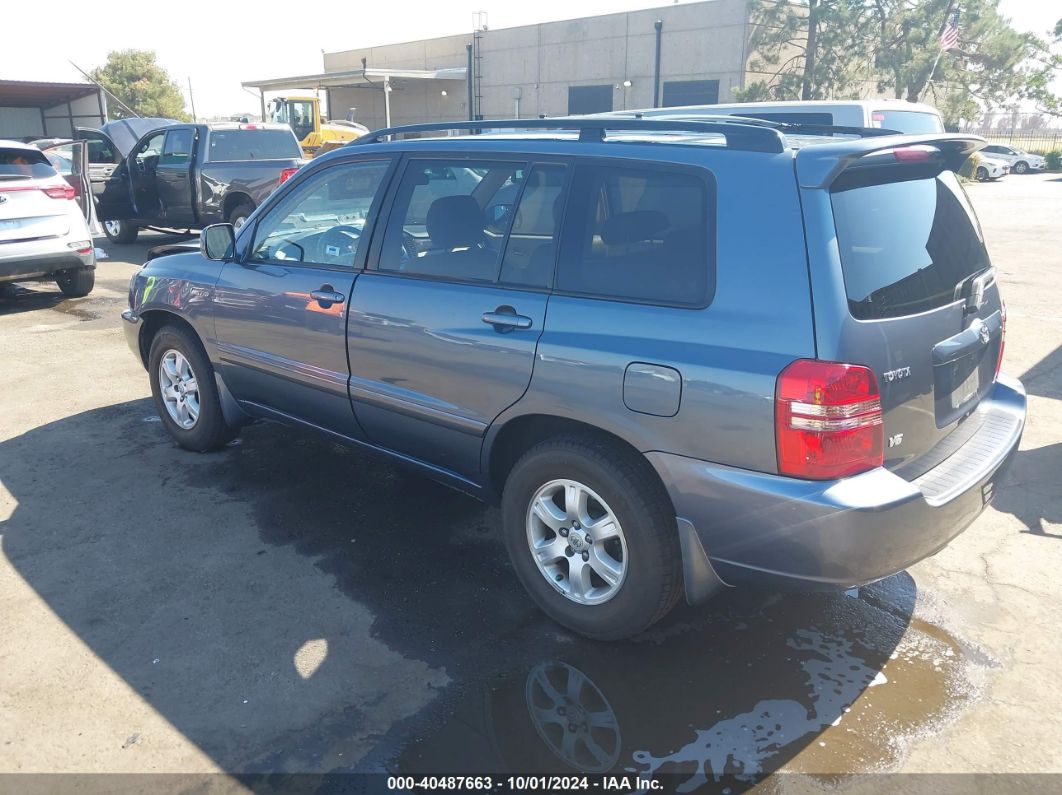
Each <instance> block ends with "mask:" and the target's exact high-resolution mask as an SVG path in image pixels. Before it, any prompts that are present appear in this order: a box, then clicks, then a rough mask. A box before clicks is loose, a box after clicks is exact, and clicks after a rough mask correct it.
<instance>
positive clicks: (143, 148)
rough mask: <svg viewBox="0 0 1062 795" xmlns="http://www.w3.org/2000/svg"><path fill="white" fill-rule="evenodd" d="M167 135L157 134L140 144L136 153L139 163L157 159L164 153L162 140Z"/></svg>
mask: <svg viewBox="0 0 1062 795" xmlns="http://www.w3.org/2000/svg"><path fill="white" fill-rule="evenodd" d="M165 135H166V134H165V133H164V132H157V133H155V134H154V135H152V136H151V137H150V138H148V139H147V140H146V141H144V142H143V143H142V144H140V146H139V147H138V148H137V151H136V159H137V162H139V163H143V162H144V161H146V160H148V159H149V158H152V157H155V158H157V157H158V156H159V154H160V153H161V152H162V139H163V138H164V137H165Z"/></svg>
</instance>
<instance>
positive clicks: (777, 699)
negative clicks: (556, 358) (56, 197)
mask: <svg viewBox="0 0 1062 795" xmlns="http://www.w3.org/2000/svg"><path fill="white" fill-rule="evenodd" d="M970 193H971V195H972V198H973V200H974V203H975V204H976V206H977V209H978V211H979V214H980V217H981V221H982V225H983V227H984V232H985V235H986V238H987V240H988V245H989V249H990V251H991V254H992V256H993V259H994V261H995V264H996V266H997V268H998V269H999V272H1000V281H1001V285H1002V290H1003V294H1004V298H1005V300H1006V303H1007V311H1008V320H1007V324H1008V325H1007V332H1008V334H1007V342H1006V355H1005V360H1004V369H1005V370H1006V371H1008V372H1010V373H1012V374H1014V375H1017V376H1019V377H1021V378H1022V379H1023V380H1024V381H1025V384H1026V387H1027V389H1028V391H1029V394H1030V412H1029V421H1028V427H1027V431H1026V434H1025V438H1024V440H1023V443H1022V448H1021V451H1020V452H1019V454H1018V455H1017V457H1016V459H1015V461H1014V463H1013V466H1012V468H1011V472H1010V474H1009V476H1008V479H1007V481H1006V483H1005V485H1004V486H1002V487H1001V488H1000V489H999V492H998V495H997V497H996V499H995V502H994V504H993V506H992V507H990V508H989V509H988V510H987V511H986V513H985V514H984V515H983V516H982V517H981V518H980V519H978V520H977V522H976V523H975V524H974V525H973V526H972V527H971V528H970V529H969V530H968V531H967V532H966V533H964V534H963V535H962V536H960V537H959V538H958V539H956V540H955V541H954V542H953V543H952V544H951V545H950V546H949V547H948V548H946V549H945V550H944V551H942V552H941V553H939V554H938V555H937V556H935V557H934V558H932V559H930V560H927V561H924V562H923V563H921V564H918V565H917V566H915V567H913V568H912V569H911V570H910V571H908V572H904V573H901V574H898V575H896V576H894V577H892V578H889V579H888V580H885V581H883V582H881V583H878V584H876V585H874V586H871V587H868V588H863V589H857V590H853V591H850V592H847V593H834V594H804V595H795V594H776V593H768V592H760V591H739V590H732V591H729V592H727V593H725V594H724V595H723V596H722V597H720V598H719V599H717V600H715V601H713V602H712V603H711V604H709V605H707V606H704V607H699V608H690V607H686V606H682V607H680V608H679V609H677V610H676V611H675V612H674V613H673V614H672V615H671V616H669V617H668V618H667V619H666V620H665V621H664V622H662V623H661V624H660V625H658V626H657V627H655V628H654V629H653V630H652V631H651V632H650V633H649V634H648V635H646V636H645V637H642V638H639V639H637V640H634V641H631V642H626V643H620V644H600V643H592V642H589V641H585V640H582V639H580V638H578V637H575V636H573V635H571V634H570V633H568V632H566V631H564V630H561V629H559V628H558V627H557V626H555V625H554V624H552V623H551V622H550V621H548V620H547V619H545V618H544V617H543V616H542V615H541V614H540V613H539V612H538V611H537V610H536V609H535V608H534V607H533V606H532V605H531V603H530V601H529V600H528V598H527V597H526V596H525V595H524V593H523V591H522V590H521V588H520V586H519V584H518V583H517V581H516V580H515V578H514V576H513V574H512V573H511V571H510V568H509V564H508V561H507V559H506V556H505V551H504V549H503V547H502V544H501V541H500V539H499V534H498V525H499V521H500V518H499V515H498V512H497V511H496V510H494V509H492V508H487V507H484V506H482V505H481V504H479V503H477V502H475V501H474V500H472V499H470V498H468V497H465V496H462V495H459V494H457V493H454V492H452V491H449V490H448V489H446V488H443V487H441V486H439V485H436V484H434V483H431V482H429V481H427V480H424V479H423V478H421V477H419V476H416V475H411V474H409V473H408V472H405V471H399V470H396V469H394V468H393V467H391V466H390V465H388V464H386V463H382V462H381V461H379V460H377V459H375V458H371V457H366V456H364V455H362V454H359V453H356V452H354V451H351V450H348V449H346V448H343V447H341V446H339V445H337V444H335V443H333V442H331V441H328V440H324V439H320V438H316V437H313V436H308V435H306V434H304V433H302V432H299V431H296V430H293V429H289V428H285V427H282V426H279V425H274V424H267V423H262V424H258V425H255V426H252V427H249V428H247V429H245V430H244V432H243V434H242V435H241V437H240V438H239V439H238V440H237V442H234V443H233V444H231V445H230V446H229V447H228V448H226V449H225V450H224V451H222V452H220V453H216V454H207V455H198V454H194V453H189V452H186V451H183V450H180V449H178V448H177V447H175V446H174V444H173V443H172V442H171V441H170V439H169V437H168V436H167V435H166V433H165V431H164V430H163V428H162V426H161V424H160V423H159V422H158V421H157V418H156V417H155V410H154V407H153V405H152V403H151V400H150V397H149V388H148V381H147V375H146V373H145V372H144V370H143V368H142V367H141V365H140V364H139V362H138V361H136V360H135V359H134V357H133V356H132V355H131V354H130V352H129V351H128V349H127V348H126V345H125V342H124V338H123V336H122V332H121V329H120V328H119V323H120V320H119V318H118V315H119V313H120V311H121V310H122V308H123V307H124V306H125V302H126V290H127V285H128V280H129V277H130V275H131V274H132V273H133V272H134V271H135V269H136V267H137V266H138V265H139V264H140V262H142V261H143V259H144V257H145V256H146V249H147V245H149V244H152V245H153V244H157V243H159V242H163V241H164V240H167V239H168V238H164V237H162V236H158V235H144V236H143V238H142V242H141V243H140V244H137V245H131V246H120V245H109V244H106V242H105V241H104V243H103V244H102V247H103V248H104V249H105V250H106V251H107V254H108V257H107V258H106V259H103V260H101V261H100V264H99V269H98V271H97V287H96V290H95V291H94V292H93V293H92V294H91V295H90V296H88V297H87V298H84V299H77V300H71V299H65V298H63V297H62V296H61V295H60V294H59V292H58V290H57V289H55V288H54V287H53V286H50V285H36V284H26V285H23V286H21V288H20V289H19V290H18V291H17V293H16V295H14V296H13V297H8V298H0V334H2V339H3V345H2V346H0V375H2V377H3V381H2V383H3V398H2V401H0V406H2V409H3V410H2V411H0V605H2V606H3V608H2V609H0V773H14V772H23V773H26V772H30V773H34V772H40V773H44V772H67V773H97V772H109V773H115V772H121V773H129V774H133V773H136V774H169V775H170V777H169V778H165V779H160V780H155V781H154V783H153V785H152V786H153V787H157V786H163V785H164V784H165V783H166V782H169V784H170V786H171V787H172V788H174V789H176V790H181V791H183V790H186V789H189V788H191V784H190V783H189V782H193V781H198V780H199V778H197V777H203V778H202V782H205V783H203V784H202V786H203V787H206V788H207V789H208V790H209V789H210V788H211V787H215V788H216V787H218V786H220V784H219V782H228V780H227V779H224V778H220V777H210V774H214V773H217V772H225V773H241V774H261V775H266V774H271V773H285V772H287V773H304V774H324V773H343V772H351V771H354V772H361V771H387V772H391V773H400V774H410V775H420V774H428V775H432V774H444V773H468V772H475V773H493V774H496V775H506V774H509V773H512V774H517V773H522V774H528V773H555V774H569V773H573V772H575V771H576V770H579V769H581V770H587V771H596V770H600V771H605V770H611V771H621V772H622V771H628V772H630V773H637V774H642V775H645V774H649V773H662V774H667V775H668V776H669V777H670V778H669V781H671V782H672V783H673V784H674V785H676V786H678V785H680V784H689V785H691V786H692V785H696V784H699V783H701V782H702V779H703V777H704V776H705V775H706V774H707V776H708V781H709V782H710V781H711V778H712V774H713V773H719V772H727V773H741V774H756V773H767V772H772V771H787V772H789V773H794V774H799V773H814V774H821V775H824V776H825V778H820V779H815V782H816V783H815V784H814V786H813V788H818V787H827V786H828V787H830V788H837V787H839V788H841V789H842V790H844V789H848V788H854V789H859V788H860V787H863V786H866V782H867V779H866V778H864V777H861V776H860V774H864V773H888V772H899V771H902V772H904V773H911V774H913V773H945V772H947V773H976V772H1010V773H1023V772H1031V771H1037V772H1062V742H1060V741H1059V740H1060V739H1062V730H1060V729H1059V728H1058V726H1059V721H1058V720H1057V716H1058V715H1060V714H1062V685H1060V684H1059V681H1058V677H1057V673H1058V670H1059V669H1058V661H1059V659H1062V622H1060V621H1059V620H1058V605H1059V603H1060V597H1062V578H1060V577H1059V576H1058V572H1059V571H1062V496H1060V492H1062V489H1060V488H1059V485H1060V483H1059V481H1060V479H1062V474H1060V473H1062V366H1060V365H1062V309H1060V307H1062V282H1060V280H1059V279H1058V269H1059V266H1060V265H1062V255H1060V253H1059V252H1060V250H1062V225H1060V223H1059V219H1060V218H1062V178H1060V177H1059V176H1058V175H1035V176H1026V177H1018V176H1013V175H1012V176H1010V177H1007V178H1006V179H1005V180H1003V181H1002V182H1000V183H998V184H978V185H973V186H971V187H970ZM176 774H180V775H176ZM256 780H266V779H256ZM874 780H876V781H880V779H874ZM904 780H906V781H909V782H910V781H915V780H916V779H913V778H912V779H896V780H895V781H896V782H902V781H904ZM953 780H958V779H953ZM12 781H13V780H12V779H10V778H6V779H5V778H2V777H0V789H3V788H4V787H5V785H6V786H8V787H11V786H13V785H12ZM136 781H137V779H126V787H127V788H135V783H134V782H136ZM25 783H26V781H25V780H22V781H21V782H20V783H19V785H18V788H19V789H22V788H23V785H24V784H25ZM230 783H231V782H230ZM244 783H246V780H245V781H244ZM107 786H109V784H108V785H107ZM197 786H199V785H197ZM233 786H238V784H233ZM764 786H767V787H769V788H776V789H801V788H804V787H806V786H808V779H806V778H803V777H801V776H799V775H789V776H783V777H778V778H775V779H770V780H768V781H767V782H766V783H765V785H764Z"/></svg>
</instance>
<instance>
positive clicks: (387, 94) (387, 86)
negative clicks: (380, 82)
mask: <svg viewBox="0 0 1062 795" xmlns="http://www.w3.org/2000/svg"><path fill="white" fill-rule="evenodd" d="M390 126H391V78H390V76H388V75H384V127H390Z"/></svg>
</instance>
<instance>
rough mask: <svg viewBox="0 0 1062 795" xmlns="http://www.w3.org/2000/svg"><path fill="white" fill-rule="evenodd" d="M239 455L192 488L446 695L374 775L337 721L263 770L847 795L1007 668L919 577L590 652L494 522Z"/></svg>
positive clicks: (363, 471) (289, 462)
mask: <svg viewBox="0 0 1062 795" xmlns="http://www.w3.org/2000/svg"><path fill="white" fill-rule="evenodd" d="M241 438H242V439H243V442H244V443H243V444H242V445H240V446H238V447H234V448H232V449H231V450H229V451H227V452H226V453H225V454H224V455H223V456H217V457H214V458H212V459H211V462H213V464H214V465H211V466H203V467H200V468H197V469H196V470H195V471H194V472H192V473H190V474H188V475H187V479H188V481H189V483H190V485H200V486H205V485H208V484H209V485H210V487H211V488H215V489H217V490H218V493H219V494H220V495H225V497H226V498H229V499H239V500H240V501H246V503H247V505H248V506H249V507H251V508H252V510H253V511H254V514H255V519H256V522H257V524H258V526H259V532H260V535H261V538H262V540H263V541H264V542H265V543H267V544H272V545H281V546H292V547H294V548H295V550H296V551H298V552H300V553H301V554H304V555H306V556H308V557H310V558H312V559H313V560H314V565H315V566H316V567H317V568H318V569H320V570H321V571H323V572H325V573H327V574H329V575H331V576H332V577H334V583H335V587H336V588H337V589H338V590H340V591H341V592H342V593H344V594H346V595H347V596H348V597H349V598H351V599H353V600H355V601H357V602H358V603H359V604H360V605H362V606H364V607H366V608H368V609H369V610H371V611H372V612H373V614H374V615H375V616H376V620H375V622H374V624H373V630H372V631H373V636H374V637H375V638H376V639H377V640H380V641H382V642H384V643H386V644H387V645H388V646H389V647H391V648H392V649H393V650H395V651H398V652H399V653H401V654H402V655H404V656H406V657H408V658H410V659H418V660H423V661H426V662H428V663H429V664H430V665H432V667H433V668H439V669H442V670H443V671H445V674H446V677H447V679H448V681H449V682H450V684H449V685H447V686H446V687H445V688H443V689H442V690H440V692H439V695H438V697H437V698H436V699H435V700H434V701H433V702H432V703H431V704H430V705H428V706H427V707H426V708H424V709H422V710H421V711H420V712H419V713H418V714H417V715H415V716H414V717H412V718H409V719H406V720H404V721H402V722H401V723H399V724H396V725H394V726H392V727H391V729H390V730H389V731H387V732H386V733H385V734H384V735H382V736H380V737H379V740H378V742H377V743H376V746H375V749H374V750H373V751H372V752H370V753H369V754H368V755H366V756H364V757H363V758H361V759H360V761H355V760H352V759H350V756H349V755H348V756H346V757H344V758H342V759H340V756H339V755H336V754H333V753H331V750H335V751H338V750H339V749H341V748H343V747H344V742H345V741H344V738H345V737H349V736H351V735H353V734H355V733H356V732H357V731H358V730H359V729H358V720H359V719H358V718H356V717H355V718H347V717H339V718H338V719H336V720H335V722H333V723H330V724H327V725H325V724H320V725H319V726H318V728H317V731H316V732H315V736H314V739H313V740H312V741H310V742H308V743H303V747H304V748H307V749H309V750H306V751H304V752H290V750H289V752H288V753H286V754H285V755H284V756H283V758H279V757H276V756H275V755H269V756H262V757H259V758H258V759H257V760H256V761H251V762H249V763H248V764H247V765H245V769H248V770H251V771H263V772H265V771H276V770H278V769H283V770H306V769H319V766H320V764H321V760H322V759H331V760H332V761H333V762H334V763H335V764H336V767H337V768H338V769H340V770H343V769H354V770H367V771H368V770H375V771H387V772H390V773H395V774H411V775H416V774H425V775H439V774H470V773H488V772H489V773H496V774H503V773H504V774H534V773H549V774H574V773H578V772H608V773H613V774H617V775H622V774H628V775H629V774H642V775H647V774H654V775H657V776H660V777H663V778H664V780H665V781H667V782H668V783H669V785H670V786H671V787H672V788H681V789H682V790H683V791H693V790H696V789H698V788H699V787H700V786H702V785H703V786H705V787H706V788H708V789H713V788H715V789H718V788H720V782H719V781H718V777H719V776H725V777H727V778H726V779H725V781H727V783H728V786H729V787H730V788H731V790H732V791H736V789H744V788H747V787H748V786H750V785H751V783H752V782H753V781H754V780H756V779H757V778H759V777H762V776H764V775H766V774H769V773H772V772H775V771H792V772H795V773H813V774H816V781H821V782H822V784H823V786H828V787H831V788H832V787H840V788H843V787H844V786H845V783H846V780H847V779H848V778H849V777H851V776H853V775H857V774H860V773H867V772H884V771H888V770H893V769H896V768H897V767H898V766H899V764H900V763H901V762H902V761H903V759H904V758H905V756H906V753H907V749H908V747H909V745H910V744H911V743H912V742H913V741H916V740H917V738H918V737H920V736H923V735H926V734H929V733H932V732H935V731H938V730H939V729H940V727H942V726H943V725H945V724H947V723H948V722H949V721H950V720H952V719H954V717H955V716H956V715H958V714H959V713H961V712H962V711H963V710H964V709H965V708H966V707H967V706H968V705H969V704H970V703H971V702H972V701H973V700H974V699H976V698H977V696H978V694H979V693H980V690H981V687H982V683H983V681H984V679H985V677H986V672H987V669H988V668H990V667H992V665H993V663H992V662H991V661H990V660H989V659H988V658H987V657H985V656H984V655H983V654H981V653H980V652H978V651H977V650H976V649H974V648H972V647H971V646H969V645H968V644H965V643H963V642H962V641H961V640H959V639H957V638H955V637H953V636H952V635H951V634H949V633H948V632H947V631H946V630H945V629H943V628H942V625H943V624H944V623H946V622H945V620H944V619H945V618H946V616H945V617H943V618H942V617H938V616H937V615H936V614H934V616H933V617H932V620H929V617H928V612H927V611H925V610H920V611H919V613H918V614H917V615H916V613H915V606H916V597H917V596H918V594H917V593H916V588H915V585H914V582H913V580H912V579H911V578H910V577H909V576H908V575H907V574H906V573H901V574H899V575H896V576H894V577H891V578H889V579H888V580H885V581H883V582H881V583H878V584H875V585H873V586H868V587H866V588H862V589H858V590H853V591H852V592H849V593H830V594H785V595H781V594H776V595H766V594H764V593H762V592H757V591H754V590H739V589H734V590H733V591H727V592H726V593H724V594H722V595H721V596H720V597H718V598H716V599H715V600H713V601H712V602H711V603H710V604H708V605H705V606H703V607H699V608H690V607H687V606H680V607H679V608H677V609H676V610H675V612H674V613H673V614H672V615H671V616H669V617H668V618H667V619H665V620H664V621H663V622H661V624H660V625H658V626H657V627H655V628H654V629H653V630H652V631H651V632H650V633H648V634H647V635H646V636H645V637H642V638H640V639H638V640H636V641H632V642H627V643H619V644H603V643H593V642H589V641H586V640H583V639H581V638H578V637H575V636H573V635H571V634H569V633H567V632H565V631H563V630H560V629H559V628H558V627H557V626H556V625H554V624H552V623H551V622H550V621H549V620H548V619H545V618H544V617H543V616H542V615H541V613H539V612H538V611H537V610H536V609H535V608H534V607H533V606H532V605H531V604H530V602H529V600H528V599H527V597H526V595H525V594H524V593H523V591H522V590H521V589H520V587H519V585H518V584H517V583H516V582H515V578H513V577H512V575H511V572H510V569H509V564H508V562H507V560H506V557H505V552H504V549H503V548H502V545H501V543H500V541H499V540H498V539H497V538H495V537H494V534H493V533H491V532H489V531H490V529H491V528H493V527H495V526H496V524H497V521H498V519H499V517H498V515H497V511H496V510H494V509H491V508H485V507H483V506H481V505H479V504H478V503H475V502H474V501H471V500H470V499H468V498H466V497H463V496H460V495H457V494H454V493H452V492H450V491H448V490H446V489H444V488H442V487H440V486H437V485H435V484H432V483H430V482H428V481H425V480H423V479H421V478H418V477H413V476H409V475H405V474H402V473H399V472H397V471H396V470H394V469H393V468H391V467H389V466H386V465H382V464H381V463H380V462H379V461H377V460H375V459H372V458H369V457H366V456H359V455H356V454H353V453H351V452H350V451H349V450H346V449H345V448H339V447H337V446H336V445H332V444H330V443H328V442H320V441H317V440H314V439H311V438H308V437H306V436H305V435H303V434H300V433H299V432H297V431H292V430H288V429H284V428H278V427H277V426H254V427H251V428H248V429H246V430H245V431H244V434H243V436H242V437H241ZM296 473H298V475H297V476H296ZM319 504H328V505H329V510H328V511H324V512H317V511H314V510H311V508H310V506H315V505H319ZM381 561H387V565H380V562H381ZM922 598H923V600H924V599H925V596H924V595H923V597H922ZM923 616H926V617H925V618H923ZM350 707H351V709H353V710H355V712H356V711H357V710H361V709H365V708H368V707H367V706H366V705H364V704H353V705H350ZM305 739H306V738H304V740H305ZM307 754H308V755H307ZM823 776H824V777H825V778H822V777H823ZM735 777H737V778H735ZM801 778H802V777H801ZM774 781H775V779H770V780H768V782H765V783H764V785H772V784H771V782H774ZM772 786H773V785H772ZM735 788H736V789H735Z"/></svg>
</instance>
